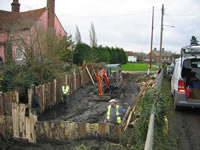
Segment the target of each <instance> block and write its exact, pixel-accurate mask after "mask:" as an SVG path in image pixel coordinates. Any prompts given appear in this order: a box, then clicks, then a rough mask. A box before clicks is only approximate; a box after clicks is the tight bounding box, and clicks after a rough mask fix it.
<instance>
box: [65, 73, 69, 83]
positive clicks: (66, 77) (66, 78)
mask: <svg viewBox="0 0 200 150" xmlns="http://www.w3.org/2000/svg"><path fill="white" fill-rule="evenodd" d="M65 84H68V76H67V74H66V75H65Z"/></svg>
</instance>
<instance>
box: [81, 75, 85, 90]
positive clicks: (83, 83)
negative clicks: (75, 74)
mask: <svg viewBox="0 0 200 150" xmlns="http://www.w3.org/2000/svg"><path fill="white" fill-rule="evenodd" d="M80 74H81V87H83V88H85V81H84V76H83V72H82V71H81V72H80Z"/></svg>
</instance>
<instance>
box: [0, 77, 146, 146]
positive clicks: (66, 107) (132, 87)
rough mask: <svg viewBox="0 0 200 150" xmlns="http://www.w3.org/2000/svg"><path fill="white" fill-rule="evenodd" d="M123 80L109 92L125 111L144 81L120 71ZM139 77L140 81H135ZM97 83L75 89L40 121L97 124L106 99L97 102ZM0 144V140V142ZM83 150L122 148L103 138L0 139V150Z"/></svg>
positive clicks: (43, 115) (105, 108)
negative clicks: (31, 141)
mask: <svg viewBox="0 0 200 150" xmlns="http://www.w3.org/2000/svg"><path fill="white" fill-rule="evenodd" d="M123 77H124V82H123V84H122V86H121V87H120V88H118V89H116V90H115V91H113V93H111V94H110V96H111V98H116V99H117V101H118V105H119V106H120V108H121V109H124V110H126V109H127V108H128V106H129V105H130V104H133V102H132V99H133V98H135V97H136V96H137V94H138V92H139V90H140V87H139V84H137V83H136V81H139V82H142V81H143V80H146V78H145V77H144V75H142V78H141V74H140V75H139V76H138V75H134V74H123ZM138 78H139V80H138ZM98 94H99V92H98V87H97V85H88V86H87V87H86V88H84V89H83V88H81V89H79V90H77V92H76V93H75V94H73V95H72V96H70V97H68V98H67V104H64V103H63V104H60V105H58V106H56V107H55V108H53V109H51V110H49V111H46V112H45V113H43V114H42V115H41V116H40V117H39V120H40V121H45V120H70V121H74V122H87V123H100V122H103V121H104V119H105V114H106V111H107V106H108V105H109V102H106V101H96V100H94V96H98ZM0 144H1V142H0ZM78 147H79V148H82V149H83V150H84V148H85V150H86V147H87V149H88V150H106V149H107V150H124V149H126V148H123V147H122V146H121V145H120V144H116V143H115V144H114V143H112V142H109V141H106V140H98V139H85V140H81V141H66V142H65V143H59V144H58V143H43V144H42V143H39V144H28V143H19V142H16V141H14V142H13V141H12V142H11V141H10V142H3V144H2V146H1V145H0V149H5V150H11V149H16V150H54V149H55V150H73V149H76V148H78Z"/></svg>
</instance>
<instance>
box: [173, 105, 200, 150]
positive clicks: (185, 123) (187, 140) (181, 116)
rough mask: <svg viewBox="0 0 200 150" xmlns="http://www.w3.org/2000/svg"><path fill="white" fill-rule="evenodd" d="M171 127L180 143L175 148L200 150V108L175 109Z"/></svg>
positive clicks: (178, 149)
mask: <svg viewBox="0 0 200 150" xmlns="http://www.w3.org/2000/svg"><path fill="white" fill-rule="evenodd" d="M171 127H172V128H173V130H174V133H175V135H176V144H177V145H178V147H177V149H174V150H200V140H199V138H200V129H199V128H200V109H192V108H187V109H183V110H181V111H174V118H173V120H172V122H171Z"/></svg>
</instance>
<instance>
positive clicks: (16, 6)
mask: <svg viewBox="0 0 200 150" xmlns="http://www.w3.org/2000/svg"><path fill="white" fill-rule="evenodd" d="M11 6H12V12H20V3H19V2H18V0H13V2H12V4H11Z"/></svg>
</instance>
